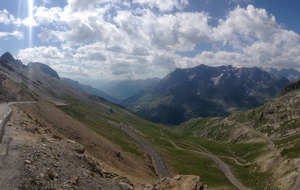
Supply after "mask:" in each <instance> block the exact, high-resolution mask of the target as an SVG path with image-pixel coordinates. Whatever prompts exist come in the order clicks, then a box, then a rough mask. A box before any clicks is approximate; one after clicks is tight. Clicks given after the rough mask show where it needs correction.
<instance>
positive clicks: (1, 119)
mask: <svg viewBox="0 0 300 190" xmlns="http://www.w3.org/2000/svg"><path fill="white" fill-rule="evenodd" d="M9 105H10V104H9V103H1V104H0V143H1V142H2V138H3V135H4V126H5V123H6V121H7V119H8V118H9V114H10V113H11V109H10V108H9Z"/></svg>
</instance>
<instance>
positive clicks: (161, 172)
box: [120, 125, 170, 178]
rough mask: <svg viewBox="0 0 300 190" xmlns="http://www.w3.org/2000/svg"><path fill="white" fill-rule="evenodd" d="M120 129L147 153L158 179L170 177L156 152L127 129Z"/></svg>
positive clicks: (121, 127) (123, 127)
mask: <svg viewBox="0 0 300 190" xmlns="http://www.w3.org/2000/svg"><path fill="white" fill-rule="evenodd" d="M120 129H122V130H123V131H124V132H125V133H126V134H127V135H129V136H130V137H131V138H133V139H134V140H135V141H137V142H138V143H139V144H140V145H141V146H142V147H143V148H144V149H145V150H146V151H147V152H148V154H149V155H150V157H151V158H152V161H153V162H154V164H155V169H156V173H157V174H158V175H159V177H160V178H164V177H170V175H169V173H168V170H167V168H166V166H165V164H164V162H163V160H162V159H161V157H160V156H159V155H158V154H157V152H156V151H155V150H154V149H153V148H151V147H150V146H149V145H148V144H146V143H145V142H144V141H143V140H142V139H140V138H139V137H138V136H137V135H136V134H135V133H134V132H132V131H131V129H129V128H128V127H126V126H121V125H120Z"/></svg>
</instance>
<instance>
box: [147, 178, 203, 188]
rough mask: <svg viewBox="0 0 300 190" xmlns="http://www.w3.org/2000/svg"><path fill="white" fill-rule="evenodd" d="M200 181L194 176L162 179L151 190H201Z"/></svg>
mask: <svg viewBox="0 0 300 190" xmlns="http://www.w3.org/2000/svg"><path fill="white" fill-rule="evenodd" d="M203 189H204V187H203V185H202V182H201V179H200V177H199V176H195V175H176V176H174V177H173V178H162V179H161V180H159V181H158V182H157V183H156V184H155V185H154V187H153V190H203Z"/></svg>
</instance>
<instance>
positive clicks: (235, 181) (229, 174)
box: [169, 141, 250, 190]
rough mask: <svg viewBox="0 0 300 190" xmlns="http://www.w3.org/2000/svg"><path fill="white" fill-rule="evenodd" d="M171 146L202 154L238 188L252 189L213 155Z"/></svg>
mask: <svg viewBox="0 0 300 190" xmlns="http://www.w3.org/2000/svg"><path fill="white" fill-rule="evenodd" d="M169 142H170V143H171V144H173V146H175V148H177V149H178V150H185V151H189V152H192V153H195V154H200V155H203V156H206V157H209V158H210V159H212V160H213V161H214V162H215V163H216V164H217V165H218V166H219V168H220V169H221V170H222V172H223V173H224V174H225V176H226V177H227V178H228V179H229V181H230V182H231V183H232V184H233V185H234V186H236V187H237V188H239V189H241V190H250V188H248V187H245V186H244V185H243V184H242V183H241V182H240V181H239V180H238V179H237V178H236V177H235V176H234V175H233V174H232V172H231V171H230V169H229V167H228V166H227V164H225V163H224V162H223V161H222V160H220V159H219V158H218V157H216V156H215V155H213V154H210V153H207V152H202V151H196V150H187V149H182V148H180V147H178V146H177V145H176V144H175V143H174V142H172V141H169Z"/></svg>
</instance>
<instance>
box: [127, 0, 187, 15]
mask: <svg viewBox="0 0 300 190" xmlns="http://www.w3.org/2000/svg"><path fill="white" fill-rule="evenodd" d="M133 3H138V4H142V5H144V6H150V7H151V8H154V7H155V8H158V9H159V10H160V11H163V12H165V11H172V10H173V9H183V8H184V7H185V6H187V5H188V4H189V2H188V0H133Z"/></svg>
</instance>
